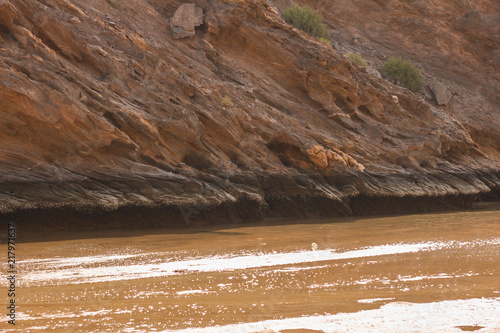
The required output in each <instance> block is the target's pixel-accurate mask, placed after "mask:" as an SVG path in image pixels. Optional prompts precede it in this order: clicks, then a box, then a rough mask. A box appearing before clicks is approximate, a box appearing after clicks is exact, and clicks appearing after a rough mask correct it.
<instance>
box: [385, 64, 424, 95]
mask: <svg viewBox="0 0 500 333" xmlns="http://www.w3.org/2000/svg"><path fill="white" fill-rule="evenodd" d="M381 72H382V74H383V75H384V76H387V77H390V78H392V79H394V80H396V84H399V85H402V86H403V87H406V88H408V89H410V90H411V91H418V90H420V88H421V87H422V74H420V71H419V70H418V68H417V67H415V65H414V64H412V63H411V61H409V60H406V59H402V58H401V57H399V58H391V59H389V60H387V62H386V63H385V65H384V67H382V70H381Z"/></svg>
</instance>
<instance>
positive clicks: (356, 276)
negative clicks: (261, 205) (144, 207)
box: [16, 209, 500, 332]
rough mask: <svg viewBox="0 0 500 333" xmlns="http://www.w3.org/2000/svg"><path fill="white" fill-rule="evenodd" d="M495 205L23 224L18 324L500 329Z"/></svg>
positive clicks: (33, 328) (40, 327)
mask: <svg viewBox="0 0 500 333" xmlns="http://www.w3.org/2000/svg"><path fill="white" fill-rule="evenodd" d="M499 213H500V210H499V209H494V210H489V211H475V212H460V213H443V214H424V215H411V216H398V217H384V218H366V219H343V220H338V219H336V220H328V219H326V220H325V219H322V220H302V221H289V222H291V224H288V225H285V224H282V223H281V224H278V223H274V224H273V225H253V226H232V227H226V228H221V227H219V228H218V229H216V228H213V229H211V228H205V229H201V230H190V231H196V232H188V231H186V230H177V231H172V230H170V231H167V230H151V231H148V232H147V233H145V232H144V231H142V234H141V235H137V231H106V232H104V233H105V235H103V232H102V231H101V232H95V233H93V232H86V233H83V232H82V233H81V234H80V235H76V236H77V237H75V234H74V233H72V234H70V235H69V234H60V235H51V237H53V240H51V241H46V242H40V241H37V240H36V236H37V235H28V234H27V233H25V235H24V237H25V242H23V243H22V244H21V245H20V246H19V251H18V256H19V257H20V259H21V261H20V262H19V272H20V275H19V286H20V290H21V291H22V292H20V296H19V297H18V300H17V302H18V303H19V304H20V306H19V316H18V319H19V324H18V325H20V326H18V327H16V329H17V330H19V329H20V328H22V329H23V331H25V332H38V331H45V330H51V331H56V332H57V331H59V332H76V331H97V332H106V331H108V332H155V331H156V332H259V331H262V330H265V329H270V330H274V331H276V332H279V331H285V332H286V330H293V329H295V330H296V329H309V330H312V331H318V332H462V331H464V330H478V331H480V332H498V331H500V283H499V282H498V281H500V274H499V267H500V214H499ZM20 236H22V235H20ZM78 236H79V237H81V238H80V239H76V238H78ZM289 332H291V331H289ZM304 332H305V331H304Z"/></svg>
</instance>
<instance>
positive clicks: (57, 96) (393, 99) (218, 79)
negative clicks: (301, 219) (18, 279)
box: [0, 0, 500, 223]
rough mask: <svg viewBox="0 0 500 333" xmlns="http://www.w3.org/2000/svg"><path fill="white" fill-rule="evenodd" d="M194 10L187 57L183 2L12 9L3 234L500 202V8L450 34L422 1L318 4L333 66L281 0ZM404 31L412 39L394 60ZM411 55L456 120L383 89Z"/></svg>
mask: <svg viewBox="0 0 500 333" xmlns="http://www.w3.org/2000/svg"><path fill="white" fill-rule="evenodd" d="M194 3H195V5H196V6H192V7H193V8H197V9H196V10H195V9H193V10H192V11H193V13H195V14H196V16H195V17H189V15H188V14H186V13H187V12H189V11H187V10H186V13H182V15H181V14H179V18H177V19H176V20H175V24H176V26H175V27H181V26H182V27H184V26H187V28H186V29H187V30H186V31H188V30H189V29H191V26H194V29H195V31H194V36H192V37H190V36H191V35H193V33H192V31H191V30H189V33H187V35H188V36H187V38H181V39H176V38H177V37H178V36H176V34H178V33H179V31H172V25H171V19H172V17H173V16H174V13H175V12H176V10H177V9H178V8H179V7H180V5H182V4H183V2H180V1H158V0H150V1H146V0H131V1H118V0H109V1H93V0H91V1H79V0H39V1H35V0H3V1H0V109H1V112H0V140H1V141H0V211H1V212H2V214H4V216H10V217H12V216H13V215H16V214H17V216H25V217H26V216H29V218H35V219H40V220H43V219H44V216H45V215H46V216H49V217H50V219H57V217H60V218H62V216H71V215H75V214H74V212H75V211H78V212H79V213H77V214H76V215H78V214H83V215H85V214H87V215H85V216H88V217H92V218H93V219H94V218H96V216H111V215H113V214H124V215H127V214H129V213H130V214H131V212H134V214H135V215H134V214H132V215H133V216H142V218H143V217H144V214H146V215H147V214H149V216H151V217H153V216H156V217H157V219H159V220H162V221H163V220H165V216H169V218H170V219H172V221H173V220H179V221H184V222H185V221H187V220H189V221H191V220H193V219H194V217H195V216H196V217H197V218H198V220H200V221H202V220H203V218H205V221H208V220H209V216H212V220H213V221H223V220H228V219H229V220H231V219H233V220H234V219H246V218H251V219H253V218H262V217H266V216H304V215H307V213H308V212H309V213H315V214H325V215H352V214H354V213H356V214H360V213H363V212H367V211H372V212H373V211H375V212H379V211H380V212H385V213H387V212H391V210H392V211H399V209H402V208H401V207H403V206H408V209H410V207H411V206H412V205H413V206H414V208H417V207H419V209H426V208H425V207H429V206H432V205H433V204H436V203H438V202H440V201H442V202H443V203H444V202H447V203H448V204H449V203H456V204H459V203H460V204H462V203H463V201H464V198H467V200H469V199H471V200H472V199H474V198H475V197H477V196H478V195H481V194H485V193H492V191H493V192H495V191H498V189H499V188H500V179H499V175H500V173H499V170H500V167H499V165H500V163H499V161H500V132H499V131H498V128H499V127H500V115H499V100H498V96H499V91H500V90H499V85H498V79H499V77H498V72H496V71H495V70H496V69H497V68H498V64H499V56H500V49H498V45H499V41H500V38H499V30H498V29H499V27H498V22H499V21H498V17H499V15H498V11H495V10H494V9H492V8H494V6H496V7H498V4H496V3H495V2H494V1H488V0H478V1H474V3H467V6H469V7H470V8H469V7H467V6H466V5H465V4H462V5H460V4H456V7H453V8H452V9H449V13H448V14H449V15H448V16H446V15H445V14H446V13H443V11H445V12H446V9H439V10H440V12H439V17H437V18H438V19H440V17H441V21H439V20H438V21H437V23H436V25H435V26H432V25H430V23H428V21H426V20H427V19H428V18H424V17H423V15H425V11H424V9H422V8H420V7H419V6H421V3H422V2H421V1H416V2H411V3H408V2H406V1H397V0H396V1H392V2H391V3H390V4H386V5H379V4H378V3H377V2H376V1H357V2H356V1H355V2H353V3H352V4H351V3H349V4H347V3H344V2H342V1H328V2H325V3H323V2H320V3H315V4H311V5H313V6H315V7H316V8H320V9H323V12H324V13H325V14H324V16H325V20H326V21H327V23H328V27H329V30H330V32H331V34H332V44H333V45H334V48H331V47H329V46H327V45H326V44H325V43H322V42H321V41H319V40H317V39H316V38H314V37H311V36H309V35H307V34H306V33H304V32H302V31H299V30H297V29H295V28H293V27H291V26H290V25H288V24H286V23H285V22H284V21H283V20H282V18H281V17H280V15H279V13H278V11H279V10H282V9H283V8H285V7H286V6H287V5H289V4H288V2H285V1H283V2H280V1H275V2H273V3H266V2H265V1H257V0H243V1H204V0H197V1H194ZM358 3H359V4H358ZM368 4H370V6H372V7H374V8H375V7H376V8H377V10H376V11H375V10H371V12H370V15H371V16H373V17H372V18H373V19H372V20H370V21H369V23H366V22H368V21H365V22H363V21H362V20H363V16H367V15H368V13H367V12H366V10H368V9H367V8H368V7H369V6H368ZM411 6H414V7H418V8H420V11H413V10H412V9H413V7H411ZM436 6H437V5H436ZM460 6H462V7H463V8H462V7H460ZM356 8H358V9H360V10H359V11H358V12H359V14H358V17H357V18H356V19H355V20H351V19H347V18H346V17H345V15H346V13H350V12H351V11H355V9H356ZM370 8H371V7H370ZM457 8H458V9H457ZM191 9H192V8H191ZM363 10H365V11H363ZM429 10H430V9H429ZM436 10H437V9H436ZM423 11H424V12H423ZM337 13H339V15H341V16H340V17H337V16H336V15H337ZM404 13H412V14H411V15H413V16H409V15H410V14H408V15H404ZM495 13H496V14H495ZM200 15H203V17H201V16H200ZM342 15H343V16H342ZM419 15H421V16H422V21H418V20H416V19H415V17H420V16H419ZM436 15H437V14H436ZM450 15H451V16H450ZM495 15H496V16H495ZM450 17H452V18H450ZM183 19H185V20H187V22H188V23H186V24H184V22H183V21H182V20H183ZM384 20H386V21H384ZM454 20H455V21H454ZM191 21H193V22H195V24H192V23H190V22H191ZM383 22H386V23H383ZM450 22H452V23H453V22H454V23H453V24H455V25H451V23H450ZM460 22H462V23H460ZM474 22H475V23H474ZM495 22H496V23H495ZM201 23H202V24H201ZM377 23H378V24H379V25H376V24H377ZM476 23H477V24H479V27H480V29H478V28H477V26H478V25H476ZM198 24H201V25H199V26H197V25H198ZM384 24H385V25H384ZM391 25H392V26H393V28H397V29H394V30H393V31H392V32H391V31H389V30H384V29H389V28H390V27H391ZM377 27H378V28H377ZM382 27H384V28H382ZM401 27H404V28H406V29H408V30H406V31H414V33H413V35H411V34H409V35H407V36H404V37H405V39H404V43H403V42H401V43H396V42H395V38H397V37H398V36H401V34H402V33H403V32H404V31H405V30H404V29H403V28H401ZM436 27H437V28H436ZM176 29H177V28H176ZM179 29H180V28H179ZM419 29H422V31H421V32H418V31H419ZM433 29H434V30H433ZM435 29H438V30H439V34H437V33H436V34H435V35H434V37H433V38H434V39H435V42H434V43H428V44H425V45H422V44H421V43H420V42H418V41H419V38H422V37H421V35H422V34H423V33H426V31H434V32H435ZM174 30H175V29H174ZM391 33H392V36H393V38H391ZM174 37H176V38H174ZM353 37H354V39H352V38H353ZM412 42H413V44H412ZM440 42H442V43H443V44H440ZM448 42H452V43H453V44H445V43H448ZM450 45H451V46H450ZM350 50H352V51H357V52H361V53H362V54H365V57H367V59H368V60H369V68H368V69H364V68H360V67H359V66H357V65H356V64H354V63H353V62H351V61H350V60H349V59H348V58H347V57H346V56H345V54H343V52H344V51H345V52H347V51H350ZM396 53H399V54H403V55H404V56H408V55H409V57H410V58H411V59H413V60H414V61H416V62H418V63H419V66H420V67H421V69H422V70H423V72H424V74H425V76H426V79H427V81H428V85H429V87H437V86H439V84H441V85H442V84H445V85H446V87H448V88H447V89H448V90H449V91H448V90H446V89H445V90H444V92H443V96H444V97H445V99H447V101H446V105H438V104H443V103H442V102H440V103H437V102H436V101H435V100H434V99H433V98H434V97H433V96H432V93H431V88H426V89H427V90H428V91H425V90H424V92H422V93H417V94H414V93H411V92H409V91H408V90H406V89H404V88H401V87H398V86H396V85H394V84H392V83H390V82H389V81H387V80H385V79H383V78H381V77H380V75H378V72H376V70H375V69H376V67H377V66H378V65H379V63H381V61H382V60H383V59H384V58H386V57H387V56H392V55H394V54H396ZM451 56H453V59H454V60H453V61H452V60H451V58H449V57H451ZM464 64H465V65H464ZM471 73H472V74H471ZM450 93H451V94H453V96H452V97H451V98H449V99H448V97H450V96H449V94H450ZM429 94H430V95H429ZM440 98H441V97H440ZM384 198H386V199H387V200H385V201H384ZM415 198H418V199H415ZM447 198H448V199H449V200H447ZM380 200H382V201H380ZM384 202H385V204H384ZM425 203H427V204H425ZM370 205H371V206H373V209H371V210H370V209H368V207H369V206H370ZM381 207H386V208H381ZM395 207H396V208H397V209H396V208H395ZM398 207H399V208H398ZM375 208H377V209H375ZM394 209H395V210H394ZM155 212H156V213H155ZM160 213H161V214H160ZM162 214H163V215H162ZM186 214H187V215H189V216H192V218H190V219H187V218H186ZM83 215H82V216H83ZM132 215H130V216H132ZM159 216H163V218H161V217H159ZM202 217H203V218H202ZM47 219H48V218H47ZM82 223H83V222H82ZM162 223H163V222H162ZM165 223H170V222H168V221H166V222H165Z"/></svg>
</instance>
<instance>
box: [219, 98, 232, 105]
mask: <svg viewBox="0 0 500 333" xmlns="http://www.w3.org/2000/svg"><path fill="white" fill-rule="evenodd" d="M220 105H222V106H226V107H229V106H233V101H232V100H231V97H229V96H228V95H226V96H224V98H223V99H221V101H220Z"/></svg>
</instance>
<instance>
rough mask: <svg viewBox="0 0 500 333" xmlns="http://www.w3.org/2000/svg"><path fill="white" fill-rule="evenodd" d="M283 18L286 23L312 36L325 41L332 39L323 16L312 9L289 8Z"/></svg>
mask: <svg viewBox="0 0 500 333" xmlns="http://www.w3.org/2000/svg"><path fill="white" fill-rule="evenodd" d="M283 18H284V19H285V22H286V23H288V24H291V25H293V26H294V27H296V28H298V29H300V30H304V31H305V32H307V33H308V34H310V35H313V36H315V37H318V38H324V39H328V38H329V37H330V36H329V35H328V32H327V31H326V29H325V26H324V24H323V16H322V15H321V14H320V13H318V12H317V11H315V10H313V9H311V8H310V7H307V6H304V7H301V6H294V7H289V8H287V9H285V11H284V12H283Z"/></svg>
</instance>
